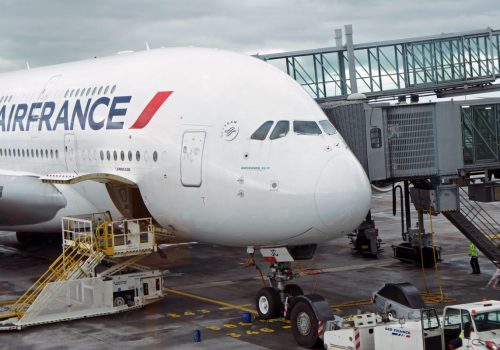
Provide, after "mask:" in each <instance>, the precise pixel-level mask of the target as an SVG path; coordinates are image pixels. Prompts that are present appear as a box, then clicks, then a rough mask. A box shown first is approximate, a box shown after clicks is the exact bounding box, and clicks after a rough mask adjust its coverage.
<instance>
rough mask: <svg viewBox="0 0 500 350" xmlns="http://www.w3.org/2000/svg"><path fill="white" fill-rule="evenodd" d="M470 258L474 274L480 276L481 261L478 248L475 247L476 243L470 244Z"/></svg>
mask: <svg viewBox="0 0 500 350" xmlns="http://www.w3.org/2000/svg"><path fill="white" fill-rule="evenodd" d="M469 256H470V266H471V267H472V274H474V275H479V274H480V273H481V271H480V270H479V261H478V259H477V248H476V246H475V245H474V243H471V244H470V247H469Z"/></svg>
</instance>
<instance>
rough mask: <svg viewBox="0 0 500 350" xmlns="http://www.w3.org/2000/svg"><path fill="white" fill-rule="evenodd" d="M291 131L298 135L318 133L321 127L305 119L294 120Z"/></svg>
mask: <svg viewBox="0 0 500 350" xmlns="http://www.w3.org/2000/svg"><path fill="white" fill-rule="evenodd" d="M293 131H294V132H295V133H296V134H298V135H320V134H321V129H320V128H319V126H318V124H316V122H313V121H307V120H294V122H293Z"/></svg>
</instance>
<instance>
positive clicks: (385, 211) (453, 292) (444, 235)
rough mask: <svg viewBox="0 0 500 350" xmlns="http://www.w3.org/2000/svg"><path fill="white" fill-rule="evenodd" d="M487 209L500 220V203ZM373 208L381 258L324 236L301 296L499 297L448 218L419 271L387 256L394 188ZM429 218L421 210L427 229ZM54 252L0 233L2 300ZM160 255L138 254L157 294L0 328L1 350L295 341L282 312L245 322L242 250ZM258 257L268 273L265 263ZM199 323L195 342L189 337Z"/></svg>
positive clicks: (249, 298) (338, 305)
mask: <svg viewBox="0 0 500 350" xmlns="http://www.w3.org/2000/svg"><path fill="white" fill-rule="evenodd" d="M484 207H486V208H487V209H488V211H489V212H490V214H491V215H492V216H493V217H494V218H500V204H487V205H484ZM372 208H373V209H372V215H373V217H374V219H375V223H376V226H377V227H378V229H379V235H380V238H381V239H382V240H383V242H382V248H383V251H382V252H380V254H379V256H378V258H376V259H374V258H366V257H362V256H358V255H354V254H353V253H352V249H351V245H350V244H349V239H348V238H347V237H339V238H337V239H335V240H333V241H331V242H328V243H326V244H321V245H320V246H319V247H318V250H317V252H316V254H315V257H314V258H313V259H312V260H308V261H299V262H296V263H294V268H295V270H296V271H299V272H301V274H302V275H303V276H301V277H300V278H299V279H298V280H297V281H295V282H296V283H297V284H299V285H300V286H301V287H302V289H303V290H304V292H305V293H306V294H309V293H318V294H320V295H322V296H324V297H325V298H326V299H327V300H328V301H329V303H330V306H331V308H332V313H336V314H338V315H341V316H345V315H350V314H355V313H357V312H358V311H359V310H362V311H373V306H372V305H370V297H371V295H372V293H373V292H375V291H377V290H379V289H380V288H381V287H382V286H383V285H384V283H388V282H412V283H413V284H414V285H416V286H417V287H418V288H419V290H421V291H422V292H428V293H429V295H428V296H429V298H426V301H427V302H428V306H429V307H434V308H437V309H438V310H441V309H442V308H443V307H444V306H445V305H447V304H454V303H464V302H471V301H478V300H482V299H499V298H500V291H499V290H496V289H493V288H488V287H487V286H486V285H487V283H488V281H489V280H490V278H491V276H492V275H493V273H494V272H495V271H496V268H495V266H494V265H493V264H492V263H490V262H489V261H488V260H487V259H486V258H485V257H484V256H482V255H480V257H479V262H480V266H481V274H480V275H471V274H470V273H471V271H472V269H471V267H470V265H469V257H468V255H467V253H468V248H469V242H468V240H467V239H466V238H465V237H464V236H463V235H462V234H461V233H460V232H459V231H458V230H457V229H456V228H455V227H453V226H452V225H451V224H449V223H448V222H447V220H446V218H444V217H443V216H441V215H439V216H434V217H432V229H433V231H434V232H435V243H436V245H439V246H441V247H442V249H443V253H442V258H443V261H442V262H441V263H440V264H439V265H438V269H437V270H436V269H427V270H422V269H421V268H420V267H419V266H414V265H411V264H406V263H402V262H400V261H398V260H395V259H394V258H392V248H391V245H393V244H394V245H396V244H399V243H400V242H401V223H400V221H399V220H400V218H399V215H400V213H399V212H398V213H397V216H396V217H394V216H393V215H392V197H391V195H390V193H383V194H380V193H378V194H377V193H375V194H374V195H373V200H372ZM398 209H399V204H398ZM413 214H415V213H413ZM413 222H415V215H414V216H413ZM430 226H431V219H430V217H428V216H426V230H427V231H430ZM60 252H61V246H60V244H59V243H54V242H52V243H50V242H43V243H38V244H31V245H20V244H18V243H17V241H16V238H15V234H13V233H9V232H0V291H1V293H0V304H2V303H3V304H5V303H8V302H9V301H12V300H15V299H16V298H17V297H19V296H20V295H22V293H23V292H24V291H25V290H26V289H28V288H29V287H30V286H31V284H32V283H33V282H34V281H35V280H36V279H37V278H38V277H39V276H40V275H41V274H43V273H44V272H45V270H46V269H47V267H48V266H49V264H50V263H51V262H52V261H53V260H54V259H55V258H56V257H57V256H58V255H59V254H60ZM166 254H167V258H166V259H164V258H161V257H160V256H159V255H157V254H153V255H151V256H149V257H147V258H145V259H144V260H143V261H141V264H145V265H149V266H151V267H154V268H159V269H162V270H164V271H165V286H166V288H167V295H166V296H165V298H164V299H163V300H161V301H159V302H156V303H154V304H151V305H148V306H146V307H145V308H143V309H140V310H136V311H131V312H126V313H120V314H115V315H111V316H105V317H98V318H88V319H83V320H76V321H70V322H63V323H57V324H51V325H44V326H37V327H31V328H26V329H24V330H22V331H8V332H4V333H0V349H240V350H243V349H301V348H300V347H299V346H297V345H296V344H295V341H294V339H293V336H292V333H291V330H290V324H289V322H288V321H286V320H284V319H278V320H271V321H261V320H258V319H256V318H255V317H253V318H252V322H245V321H244V317H243V315H244V313H247V312H250V313H251V314H252V315H254V313H255V294H256V292H257V291H258V289H259V288H260V287H261V281H260V278H259V276H258V274H257V272H256V269H255V268H254V267H245V263H246V261H247V255H246V249H245V248H228V247H220V246H215V245H208V244H193V245H187V246H178V247H172V248H169V249H168V250H166ZM256 257H257V258H256V262H257V264H258V265H259V266H260V267H261V268H262V270H263V271H264V272H266V270H267V265H266V263H265V262H264V261H263V259H262V258H261V257H260V256H256ZM197 330H198V331H200V334H201V341H200V342H195V341H194V332H195V331H197Z"/></svg>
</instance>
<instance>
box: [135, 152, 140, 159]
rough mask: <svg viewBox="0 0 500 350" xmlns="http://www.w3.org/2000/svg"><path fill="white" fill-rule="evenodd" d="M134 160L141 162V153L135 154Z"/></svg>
mask: <svg viewBox="0 0 500 350" xmlns="http://www.w3.org/2000/svg"><path fill="white" fill-rule="evenodd" d="M135 159H136V160H137V161H140V160H141V152H139V151H137V152H135Z"/></svg>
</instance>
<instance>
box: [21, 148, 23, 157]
mask: <svg viewBox="0 0 500 350" xmlns="http://www.w3.org/2000/svg"><path fill="white" fill-rule="evenodd" d="M21 154H22V155H23V158H24V150H21Z"/></svg>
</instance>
